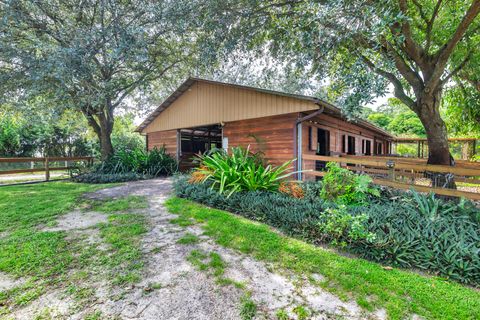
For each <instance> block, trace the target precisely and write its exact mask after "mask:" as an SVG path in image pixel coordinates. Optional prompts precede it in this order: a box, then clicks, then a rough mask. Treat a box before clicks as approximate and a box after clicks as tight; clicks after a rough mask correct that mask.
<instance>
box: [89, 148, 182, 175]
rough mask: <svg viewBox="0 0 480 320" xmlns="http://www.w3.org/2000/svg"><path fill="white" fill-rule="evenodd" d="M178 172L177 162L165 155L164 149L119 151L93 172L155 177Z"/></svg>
mask: <svg viewBox="0 0 480 320" xmlns="http://www.w3.org/2000/svg"><path fill="white" fill-rule="evenodd" d="M177 170H178V163H177V161H176V160H175V159H174V158H173V157H172V156H171V155H169V154H167V153H166V150H165V147H161V148H154V149H152V150H150V151H148V152H146V151H143V150H142V149H136V150H120V151H117V152H116V153H115V154H114V155H113V156H112V157H110V159H108V160H107V161H104V162H102V163H101V164H100V166H98V167H97V168H96V170H95V173H100V174H129V173H133V174H139V175H143V176H149V177H156V176H159V175H171V174H173V173H175V172H176V171H177Z"/></svg>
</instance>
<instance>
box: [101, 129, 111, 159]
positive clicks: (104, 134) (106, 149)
mask: <svg viewBox="0 0 480 320" xmlns="http://www.w3.org/2000/svg"><path fill="white" fill-rule="evenodd" d="M111 134H112V132H111V131H109V130H107V128H102V129H101V132H100V135H99V136H98V139H99V141H100V154H101V158H102V160H107V159H108V158H109V157H110V156H111V155H112V154H113V145H112V139H111Z"/></svg>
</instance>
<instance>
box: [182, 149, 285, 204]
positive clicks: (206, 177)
mask: <svg viewBox="0 0 480 320" xmlns="http://www.w3.org/2000/svg"><path fill="white" fill-rule="evenodd" d="M199 162H200V163H201V166H200V167H199V168H198V169H197V170H196V172H195V173H194V175H193V177H192V179H194V180H198V179H197V178H198V176H200V177H202V179H200V181H201V182H206V181H208V182H209V183H210V185H211V187H212V188H214V189H216V190H218V191H219V192H220V193H224V194H226V195H227V196H231V195H232V194H233V193H235V192H239V191H254V190H269V191H277V190H278V187H279V185H280V183H281V182H282V180H283V179H285V178H286V177H288V176H289V175H291V174H292V173H288V170H290V169H291V167H290V165H291V163H292V161H288V162H285V163H284V164H282V165H281V166H278V167H275V166H272V165H266V164H265V163H264V161H263V157H262V156H261V155H260V154H259V153H252V152H250V150H249V148H247V149H243V148H241V147H234V148H232V150H231V154H228V153H227V152H225V151H224V150H222V149H216V150H214V151H213V152H210V153H208V154H205V155H200V156H199Z"/></svg>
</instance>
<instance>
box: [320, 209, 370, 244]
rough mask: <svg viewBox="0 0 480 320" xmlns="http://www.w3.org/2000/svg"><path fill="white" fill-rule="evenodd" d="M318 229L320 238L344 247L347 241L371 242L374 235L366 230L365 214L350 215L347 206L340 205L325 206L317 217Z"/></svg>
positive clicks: (366, 217)
mask: <svg viewBox="0 0 480 320" xmlns="http://www.w3.org/2000/svg"><path fill="white" fill-rule="evenodd" d="M319 219H320V222H319V223H318V227H319V231H320V233H321V234H322V236H323V237H322V240H324V239H329V240H331V241H332V244H334V245H340V246H342V247H345V246H346V245H347V241H348V242H349V243H352V242H358V241H360V240H366V241H368V242H372V241H373V240H374V239H375V235H374V234H373V233H371V232H368V231H367V230H366V227H365V223H366V221H367V220H368V216H367V215H366V214H359V215H355V216H353V215H351V214H350V213H349V212H348V210H347V207H346V206H344V205H340V206H339V207H338V208H327V209H326V210H325V211H323V212H322V213H321V215H320V217H319Z"/></svg>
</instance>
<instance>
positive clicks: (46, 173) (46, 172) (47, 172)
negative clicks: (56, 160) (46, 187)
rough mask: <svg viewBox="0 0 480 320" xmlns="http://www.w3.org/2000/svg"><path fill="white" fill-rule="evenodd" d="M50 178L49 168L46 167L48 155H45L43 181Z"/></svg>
mask: <svg viewBox="0 0 480 320" xmlns="http://www.w3.org/2000/svg"><path fill="white" fill-rule="evenodd" d="M49 180H50V168H49V167H48V157H45V181H49Z"/></svg>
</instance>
